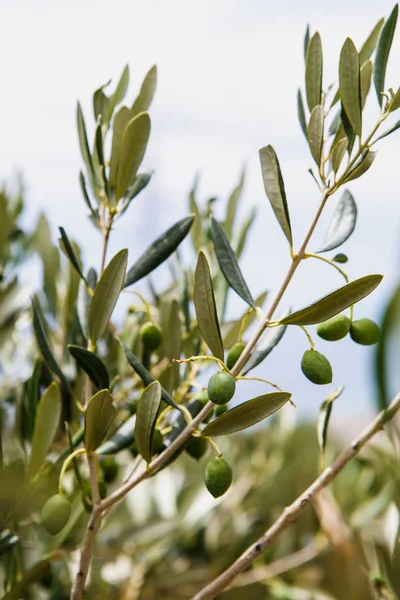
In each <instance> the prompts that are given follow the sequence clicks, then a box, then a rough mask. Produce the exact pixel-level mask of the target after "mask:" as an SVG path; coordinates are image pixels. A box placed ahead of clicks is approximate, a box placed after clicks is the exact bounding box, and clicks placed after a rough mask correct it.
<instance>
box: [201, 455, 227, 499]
mask: <svg viewBox="0 0 400 600" xmlns="http://www.w3.org/2000/svg"><path fill="white" fill-rule="evenodd" d="M204 481H205V484H206V488H207V489H208V491H209V492H210V494H211V495H212V496H214V498H219V497H220V496H222V495H223V494H225V492H226V491H227V490H228V489H229V488H230V486H231V483H232V468H231V466H230V465H229V464H228V463H227V462H226V460H225V459H224V458H220V457H218V458H212V459H211V460H210V461H209V462H208V463H207V466H206V472H205V477H204Z"/></svg>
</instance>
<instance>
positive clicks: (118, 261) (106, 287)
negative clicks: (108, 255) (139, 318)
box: [88, 250, 128, 343]
mask: <svg viewBox="0 0 400 600" xmlns="http://www.w3.org/2000/svg"><path fill="white" fill-rule="evenodd" d="M127 259H128V250H120V252H118V254H116V255H115V256H114V258H113V259H112V260H111V261H110V262H109V264H108V265H107V267H106V268H105V269H104V271H103V273H102V275H101V277H100V279H99V281H98V282H97V285H96V287H95V290H94V294H93V297H92V301H91V303H90V308H89V315H88V332H89V338H90V340H91V341H92V342H93V343H96V341H97V340H98V339H99V337H101V336H102V335H103V334H104V332H105V330H106V327H107V325H108V322H109V320H110V318H111V315H112V312H113V310H114V307H115V305H116V303H117V300H118V297H119V295H120V293H121V290H122V288H123V285H124V281H125V273H126V264H127Z"/></svg>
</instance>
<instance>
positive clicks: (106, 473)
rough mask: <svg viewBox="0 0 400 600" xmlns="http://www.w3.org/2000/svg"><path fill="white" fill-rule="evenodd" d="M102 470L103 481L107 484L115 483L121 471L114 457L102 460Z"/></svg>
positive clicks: (106, 457)
mask: <svg viewBox="0 0 400 600" xmlns="http://www.w3.org/2000/svg"><path fill="white" fill-rule="evenodd" d="M100 465H101V470H102V472H103V479H104V481H105V482H106V483H113V482H114V481H115V480H116V478H117V476H118V471H119V465H118V463H117V461H116V460H115V458H114V457H113V456H105V457H104V458H103V459H102V460H101V463H100Z"/></svg>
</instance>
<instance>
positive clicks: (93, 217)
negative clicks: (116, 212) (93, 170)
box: [79, 171, 100, 228]
mask: <svg viewBox="0 0 400 600" xmlns="http://www.w3.org/2000/svg"><path fill="white" fill-rule="evenodd" d="M79 184H80V186H81V190H82V195H83V199H84V200H85V202H86V204H87V206H88V208H89V210H90V213H91V214H90V218H91V220H92V222H93V223H94V225H95V226H96V227H97V228H99V223H100V215H99V211H98V210H97V208H93V206H92V203H91V202H90V198H89V194H88V192H87V189H86V181H85V177H84V175H83V173H82V171H80V172H79Z"/></svg>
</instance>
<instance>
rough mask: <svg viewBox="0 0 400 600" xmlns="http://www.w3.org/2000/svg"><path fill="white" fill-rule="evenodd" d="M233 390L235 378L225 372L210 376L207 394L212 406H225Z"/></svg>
mask: <svg viewBox="0 0 400 600" xmlns="http://www.w3.org/2000/svg"><path fill="white" fill-rule="evenodd" d="M235 389H236V382H235V378H234V377H232V375H230V374H229V373H226V371H218V372H217V373H214V375H211V377H210V379H209V382H208V386H207V393H208V397H209V398H210V400H211V401H212V402H214V404H226V403H227V402H229V400H230V399H231V398H232V397H233V395H234V393H235Z"/></svg>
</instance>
